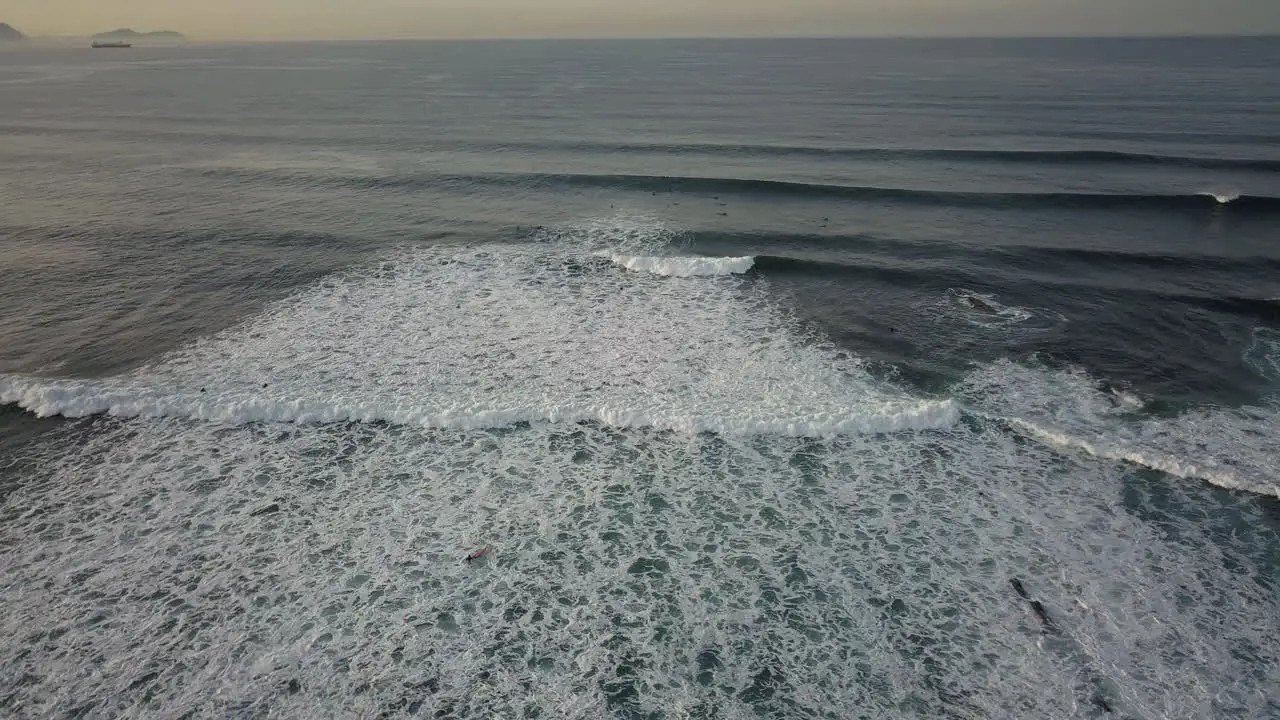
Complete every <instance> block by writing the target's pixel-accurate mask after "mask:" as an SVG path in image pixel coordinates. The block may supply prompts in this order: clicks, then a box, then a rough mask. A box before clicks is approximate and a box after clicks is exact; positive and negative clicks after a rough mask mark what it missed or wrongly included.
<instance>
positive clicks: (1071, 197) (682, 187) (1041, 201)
mask: <svg viewBox="0 0 1280 720" xmlns="http://www.w3.org/2000/svg"><path fill="white" fill-rule="evenodd" d="M344 182H351V183H355V184H359V185H363V186H372V187H389V188H393V187H412V188H419V187H421V188H426V187H431V186H433V185H438V186H448V185H460V186H469V187H473V188H474V187H477V186H486V185H488V186H495V187H523V188H539V187H544V188H554V187H564V188H574V187H581V188H598V189H605V188H619V189H624V190H636V191H642V192H650V193H677V192H679V193H701V194H704V195H717V194H737V195H762V196H771V197H797V198H842V199H848V200H865V201H880V202H892V203H901V204H910V205H930V206H943V207H976V208H988V209H997V210H999V209H1009V210H1017V209H1029V208H1030V209H1035V208H1046V209H1079V210H1124V209H1151V210H1207V209H1212V208H1216V207H1222V206H1223V204H1224V203H1223V202H1221V201H1220V200H1219V199H1218V198H1216V197H1214V196H1211V195H1196V194H1188V195H1180V194H1169V195H1164V194H1105V193H1021V192H990V193H989V192H953V191H946V190H911V189H905V188H889V187H874V186H859V185H828V184H821V183H801V182H790V181H785V180H759V179H754V178H718V177H689V176H661V175H611V174H600V175H595V174H577V173H563V174H560V173H542V174H488V175H466V176H396V177H381V178H372V177H371V178H352V179H350V180H348V181H344ZM1229 205H1230V208H1231V209H1232V210H1233V211H1240V212H1255V213H1278V212H1280V197H1271V196H1256V195H1241V196H1239V197H1238V198H1236V199H1234V200H1232V201H1230V203H1229Z"/></svg>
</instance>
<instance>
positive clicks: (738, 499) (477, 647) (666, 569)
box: [0, 231, 1280, 719]
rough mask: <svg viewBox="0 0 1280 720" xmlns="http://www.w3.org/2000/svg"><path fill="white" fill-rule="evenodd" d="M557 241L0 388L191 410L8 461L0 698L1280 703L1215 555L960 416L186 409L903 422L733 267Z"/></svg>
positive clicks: (1248, 614)
mask: <svg viewBox="0 0 1280 720" xmlns="http://www.w3.org/2000/svg"><path fill="white" fill-rule="evenodd" d="M590 234H591V233H590V232H589V231H588V232H587V235H588V236H589V235H590ZM636 237H638V238H640V239H641V240H643V237H642V234H641V233H638V234H637V235H636ZM587 239H591V238H590V237H588V238H587ZM597 239H598V238H597ZM564 241H565V239H564V238H560V239H557V240H554V241H551V240H549V241H548V242H547V243H545V244H542V245H539V246H535V247H533V248H509V247H490V248H462V249H458V248H454V249H451V250H445V249H436V250H422V251H409V252H407V253H405V254H403V255H401V256H400V257H398V258H396V259H395V260H394V261H393V262H389V263H388V264H386V265H384V266H382V267H378V268H371V269H367V270H364V271H359V272H354V273H350V274H347V275H344V276H342V277H337V278H332V279H330V280H328V281H326V282H324V283H321V284H320V285H318V286H316V287H315V288H312V289H311V290H309V291H307V292H304V293H301V294H299V295H298V296H296V297H295V298H293V299H291V300H289V301H287V302H285V303H282V304H280V305H278V306H276V307H275V308H273V309H272V310H271V311H269V312H267V313H265V314H264V315H262V316H260V317H257V318H254V319H252V320H250V321H249V322H247V323H245V324H243V325H241V326H239V327H237V328H234V329H231V330H229V331H227V332H225V333H222V334H220V335H218V336H216V337H212V338H209V339H206V340H204V341H201V342H198V343H195V344H194V345H192V346H190V347H187V348H184V349H183V350H181V351H178V352H177V353H174V354H172V355H170V356H168V357H166V358H163V359H161V360H159V361H158V362H157V363H155V364H154V365H152V366H150V367H146V368H141V369H139V370H138V371H137V372H135V373H133V374H131V375H130V376H128V377H125V378H117V379H115V380H111V381H100V382H95V383H89V384H85V385H75V384H72V383H70V382H63V383H49V382H46V381H41V382H32V381H27V380H23V381H18V380H14V379H12V378H11V379H10V382H11V384H10V385H9V386H7V390H6V392H15V393H21V394H23V395H24V396H30V397H32V398H35V399H31V400H27V401H24V402H30V403H32V404H33V405H34V404H35V403H37V402H41V403H55V404H56V403H61V404H64V405H66V406H68V407H70V406H72V405H75V404H76V403H81V402H85V401H86V398H89V397H93V396H94V393H99V394H103V396H104V397H105V396H106V395H110V394H111V393H119V395H118V396H112V397H113V398H115V399H113V400H112V401H111V402H109V403H104V406H111V405H113V404H114V406H119V407H121V408H123V407H124V405H123V404H124V403H127V402H138V403H142V402H143V401H145V402H175V401H176V400H175V398H177V399H178V400H180V401H181V402H185V403H192V404H190V405H182V406H180V407H179V408H178V410H177V411H174V412H172V413H170V412H168V411H166V412H157V413H150V412H142V408H141V407H138V408H135V410H136V411H130V412H122V414H123V415H129V416H131V417H127V418H124V417H116V418H113V417H96V418H93V419H89V420H83V421H78V422H68V423H65V424H63V425H61V426H60V428H59V429H58V430H55V431H54V432H52V433H51V434H49V435H47V436H45V439H44V441H43V443H42V444H40V445H37V446H35V447H34V448H33V449H32V450H31V452H32V457H31V458H29V459H30V460H32V461H33V462H31V463H30V465H31V466H32V467H37V468H39V470H38V471H37V472H36V473H33V474H32V476H30V477H25V478H23V481H22V482H21V483H19V484H18V485H17V486H16V487H14V488H13V489H12V491H10V492H9V493H8V494H7V495H6V496H5V497H4V498H3V500H0V527H3V528H5V535H4V544H3V552H4V559H5V562H4V563H2V564H0V601H2V602H3V603H4V607H5V612H4V613H3V614H0V633H3V635H4V636H5V637H7V638H11V641H10V642H6V643H3V644H0V668H3V669H5V671H6V672H5V673H2V674H0V706H2V707H3V709H4V710H5V711H7V712H10V713H12V714H14V715H17V716H36V717H45V716H61V715H75V714H80V715H86V716H149V717H160V716H181V715H186V716H189V717H194V718H204V717H209V718H214V717H226V716H228V715H271V716H278V717H309V718H310V717H320V718H329V717H334V718H337V717H352V716H371V717H373V716H382V717H393V718H394V717H423V716H426V717H458V718H490V717H557V718H602V717H616V718H637V717H654V716H666V717H689V718H744V717H759V716H774V717H813V718H832V719H835V718H847V717H857V716H873V717H883V718H914V717H920V716H951V717H958V718H988V717H1022V716H1027V717H1088V716H1092V715H1095V714H1097V713H1099V712H1102V710H1101V708H1103V707H1108V708H1111V709H1113V710H1114V711H1115V712H1116V713H1117V714H1122V715H1127V716H1133V717H1169V718H1200V717H1205V716H1209V715H1213V714H1215V713H1223V714H1229V715H1231V716H1233V717H1260V716H1264V715H1265V714H1266V713H1267V712H1268V710H1269V708H1271V707H1274V706H1275V705H1276V703H1277V702H1278V701H1280V698H1277V696H1276V691H1275V688H1277V687H1280V684H1277V683H1276V682H1275V679H1276V678H1275V673H1274V668H1276V667H1280V658H1278V657H1277V654H1276V653H1277V650H1276V648H1280V629H1277V627H1276V624H1275V622H1274V618H1275V617H1276V613H1275V612H1273V611H1274V610H1275V599H1274V592H1273V590H1272V589H1271V588H1270V587H1268V586H1267V585H1266V583H1265V579H1266V577H1267V572H1268V569H1267V567H1266V566H1264V565H1260V564H1259V563H1258V562H1255V561H1254V560H1253V559H1252V558H1253V555H1251V554H1250V553H1249V552H1248V550H1249V548H1248V547H1246V543H1248V542H1249V540H1248V539H1247V538H1245V537H1243V536H1241V537H1239V538H1238V537H1237V536H1236V535H1234V534H1230V533H1221V534H1219V536H1215V537H1210V536H1209V534H1208V531H1207V530H1206V529H1205V528H1204V527H1203V524H1202V523H1186V524H1183V525H1180V526H1179V527H1178V528H1177V532H1175V533H1170V532H1164V531H1163V529H1162V528H1161V527H1159V526H1156V525H1153V524H1152V523H1149V522H1147V521H1145V520H1144V519H1143V518H1141V517H1139V516H1137V515H1136V514H1133V513H1129V512H1125V511H1119V510H1117V508H1118V507H1119V506H1120V504H1121V503H1120V497H1119V493H1120V488H1121V486H1122V483H1123V482H1124V480H1125V476H1126V475H1127V474H1128V473H1127V472H1126V471H1125V469H1124V468H1123V467H1122V466H1119V465H1116V464H1109V463H1097V462H1095V461H1092V460H1091V459H1089V458H1084V457H1079V456H1078V455H1077V454H1075V453H1065V454H1064V453H1061V452H1058V451H1056V450H1055V449H1053V448H1050V447H1048V446H1045V445H1042V444H1039V443H1026V442H1018V441H1017V440H1016V439H1015V438H1014V437H1012V436H1011V435H1010V434H1009V433H1008V432H1007V431H1006V430H1005V429H1004V428H1003V427H1002V426H1001V425H1000V423H997V422H988V421H985V420H982V419H981V418H976V419H974V418H971V419H970V420H968V421H965V422H957V423H950V424H947V425H944V426H940V427H937V428H935V429H934V430H933V431H930V432H876V433H866V434H840V435H836V436H831V437H787V436H784V435H786V433H775V432H768V433H739V432H722V433H683V432H664V431H659V430H658V429H655V428H649V427H637V426H633V425H630V424H627V423H621V424H610V423H608V422H593V423H585V424H574V423H569V422H557V421H555V420H554V419H552V418H550V417H547V418H544V420H543V421H536V422H528V423H519V424H515V425H508V424H502V425H500V426H499V427H493V428H468V427H452V426H451V427H435V426H430V425H428V426H425V427H424V426H423V425H421V424H418V425H415V424H413V423H397V422H351V421H350V420H352V419H355V418H346V420H343V419H342V418H337V417H335V418H331V419H329V420H328V421H326V422H323V423H306V422H297V421H291V422H247V423H245V422H240V421H238V420H235V419H230V420H228V419H226V418H223V419H222V420H223V421H219V422H210V421H208V420H205V419H199V418H198V417H195V416H194V415H193V414H192V413H191V409H192V407H195V405H194V403H208V407H209V408H211V410H210V412H215V411H216V409H217V408H220V407H233V405H232V404H231V401H232V400H234V399H236V398H242V399H243V400H244V402H246V403H252V402H254V401H262V403H263V404H261V405H260V406H259V405H252V406H250V405H246V406H245V407H275V405H272V404H271V403H277V404H278V403H279V402H280V400H281V398H288V397H290V395H291V394H293V393H300V392H303V391H305V390H307V389H308V388H319V389H321V390H323V395H321V394H320V393H317V394H316V395H315V397H320V398H322V399H323V400H324V402H325V403H327V404H325V405H323V407H350V408H356V407H365V406H366V405H368V404H369V402H370V400H371V399H377V400H379V401H380V402H384V401H385V402H392V401H400V400H398V399H402V398H406V397H407V398H408V400H407V401H405V402H406V403H407V404H406V405H405V406H406V407H420V405H418V403H421V402H422V398H424V397H430V396H431V395H429V394H428V393H427V392H425V391H424V390H423V388H427V389H430V390H431V392H433V393H438V394H439V395H440V396H441V397H450V398H453V401H454V402H456V403H458V404H459V405H461V406H465V405H466V404H467V403H471V404H475V403H478V402H481V401H483V402H485V403H488V404H487V405H484V406H483V407H486V408H488V409H491V410H495V411H501V410H504V409H505V410H509V409H511V408H513V407H515V408H518V407H521V405H520V403H525V402H527V403H531V404H532V406H536V407H540V408H544V409H545V408H559V407H565V406H566V405H567V404H568V403H572V402H582V403H586V404H587V405H588V406H590V403H595V402H601V401H604V400H608V401H618V402H619V404H621V405H622V406H624V407H629V408H630V409H631V410H635V409H636V407H637V406H636V405H635V404H634V403H637V402H642V401H644V398H646V397H652V398H654V400H653V402H654V403H662V404H655V405H653V406H652V407H656V408H659V409H666V410H670V409H672V408H675V409H680V408H685V409H688V408H697V409H699V412H702V413H704V414H706V415H708V416H713V417H718V418H721V419H724V418H750V417H758V416H761V415H762V414H763V413H766V412H769V411H776V410H777V409H778V408H782V407H789V408H794V407H805V408H810V409H812V410H813V411H814V412H815V413H818V412H825V411H826V410H827V409H830V408H846V407H847V408H857V409H859V410H860V411H863V412H865V411H866V410H867V409H868V408H876V407H879V406H881V405H882V404H886V403H888V404H894V403H897V404H899V405H900V406H902V407H919V405H912V403H919V402H920V401H918V400H912V399H910V398H904V397H902V396H900V395H896V394H895V393H894V392H893V391H892V390H891V389H887V388H884V387H881V386H879V385H877V384H876V383H874V382H872V381H871V380H870V379H869V378H868V377H867V376H866V374H865V373H864V372H863V369H862V367H861V366H860V364H859V363H858V362H857V361H856V360H853V359H849V358H846V357H842V356H841V355H840V354H839V353H837V352H834V350H833V349H832V348H829V347H824V346H823V345H822V344H821V343H819V342H815V341H814V340H813V339H812V338H809V337H807V336H806V335H805V334H804V333H803V332H802V329H801V328H800V326H799V325H797V324H796V323H794V322H792V321H791V320H790V319H789V318H788V317H787V316H786V313H785V312H782V311H780V310H779V309H778V308H776V307H775V306H773V305H772V304H771V303H770V302H768V299H767V297H761V296H760V295H759V294H758V293H756V292H754V289H753V286H752V285H751V284H750V283H749V282H748V280H749V279H744V278H736V277H729V276H723V277H712V278H687V279H682V278H667V277H653V276H650V275H647V274H636V273H631V272H628V271H625V270H623V269H621V268H618V267H615V266H613V265H612V264H611V263H608V262H606V261H603V260H600V259H597V258H593V257H591V256H590V254H589V253H588V254H583V253H580V252H577V251H576V250H573V251H566V250H565V249H564V247H563V246H562V245H558V244H557V243H563V242H564ZM575 247H576V246H575ZM627 251H628V252H634V250H632V249H630V248H628V250H627ZM584 334H585V335H587V336H588V337H589V338H590V339H584V338H583V336H584ZM21 382H32V384H29V385H25V386H21ZM41 383H43V384H41ZM113 383H118V385H113ZM264 385H265V387H263V386H264ZM201 387H203V388H204V389H205V392H204V393H200V389H201ZM975 390H976V388H975ZM995 390H997V391H998V392H999V393H1003V394H1004V395H1005V396H1006V401H1008V399H1009V398H1010V397H1016V396H1017V393H1018V392H1021V391H1022V390H1024V388H1022V387H1021V386H1017V385H1009V386H1006V387H1004V388H1002V389H999V388H997V389H995ZM141 391H146V393H150V394H146V393H143V392H141ZM128 393H133V394H132V395H128ZM686 395H687V396H688V397H689V399H688V400H687V401H684V402H686V404H684V405H681V404H679V403H680V402H681V400H680V398H681V397H684V396H686ZM201 396H213V397H212V399H204V400H202V399H200V398H201ZM1037 397H1044V394H1043V393H1041V394H1040V395H1037ZM1079 397H1083V398H1085V401H1086V402H1089V403H1092V402H1095V401H1098V402H1100V400H1098V399H1097V398H1095V397H1094V396H1093V395H1087V394H1086V395H1080V396H1079ZM341 403H346V405H345V406H344V405H342V404H341ZM1050 405H1051V403H1048V402H1047V401H1046V402H1040V401H1036V402H1032V403H1030V404H1029V405H1026V407H1029V408H1049V406H1050ZM303 410H306V408H303ZM306 411H307V412H310V410H306ZM791 412H792V413H793V414H794V410H791ZM1099 412H1100V411H1099ZM305 414H306V413H305V412H299V414H298V417H302V416H303V415H305ZM156 415H161V416H162V417H156ZM163 415H176V416H177V417H171V416H170V417H163ZM1069 416H1070V415H1066V416H1064V417H1069ZM297 419H298V418H294V420H297ZM1182 487H1183V486H1179V485H1176V484H1175V485H1174V486H1173V487H1172V488H1171V489H1170V492H1172V493H1175V494H1176V493H1178V492H1180V491H1182V490H1181V488H1182ZM1175 499H1176V498H1175ZM1183 501H1185V500H1183ZM1233 511H1234V512H1237V513H1243V514H1244V515H1243V516H1242V524H1243V526H1244V527H1247V528H1255V527H1256V528H1263V527H1265V519H1264V518H1263V517H1261V514H1260V511H1256V510H1255V509H1252V508H1250V507H1248V506H1245V507H1238V508H1233ZM1250 513H1252V514H1250ZM1262 541H1263V542H1265V541H1266V537H1263V538H1262ZM479 547H488V548H489V551H488V553H487V554H486V555H485V556H484V557H483V558H481V559H480V560H477V561H475V562H472V563H467V562H465V561H464V557H466V556H467V555H468V554H469V553H471V552H472V551H474V550H475V549H477V548H479ZM1254 578H1257V579H1258V580H1257V581H1255V580H1254ZM1013 580H1017V581H1018V585H1017V586H1016V588H1021V592H1018V591H1017V590H1016V589H1015V586H1014V584H1013V583H1012V581H1013ZM1022 593H1025V594H1026V597H1023V595H1022ZM1028 598H1030V599H1031V600H1029V599H1028ZM1032 602H1035V603H1039V606H1038V607H1039V608H1040V611H1039V612H1037V611H1036V610H1035V609H1034V608H1035V607H1036V606H1034V605H1032V604H1031V603H1032ZM1046 618H1047V619H1046Z"/></svg>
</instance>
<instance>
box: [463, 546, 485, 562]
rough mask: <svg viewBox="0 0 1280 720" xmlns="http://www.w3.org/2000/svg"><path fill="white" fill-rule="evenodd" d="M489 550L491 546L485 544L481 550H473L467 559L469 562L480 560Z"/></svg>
mask: <svg viewBox="0 0 1280 720" xmlns="http://www.w3.org/2000/svg"><path fill="white" fill-rule="evenodd" d="M487 552H489V546H488V545H485V546H484V547H482V548H480V549H479V550H476V551H475V552H473V553H471V554H470V555H468V556H467V557H466V560H467V562H468V563H470V562H471V561H472V560H479V559H480V558H481V557H484V554H485V553H487Z"/></svg>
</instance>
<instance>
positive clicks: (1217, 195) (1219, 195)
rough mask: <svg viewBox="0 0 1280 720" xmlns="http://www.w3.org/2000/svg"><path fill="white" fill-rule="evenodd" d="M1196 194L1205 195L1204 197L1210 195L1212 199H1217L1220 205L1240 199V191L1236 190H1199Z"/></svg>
mask: <svg viewBox="0 0 1280 720" xmlns="http://www.w3.org/2000/svg"><path fill="white" fill-rule="evenodd" d="M1197 194H1199V195H1203V196H1205V197H1211V198H1213V199H1214V200H1217V201H1218V204H1220V205H1227V204H1230V203H1232V202H1235V201H1236V200H1239V199H1240V193H1238V192H1208V191H1206V192H1201V193H1197Z"/></svg>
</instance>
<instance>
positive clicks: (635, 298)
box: [0, 239, 958, 437]
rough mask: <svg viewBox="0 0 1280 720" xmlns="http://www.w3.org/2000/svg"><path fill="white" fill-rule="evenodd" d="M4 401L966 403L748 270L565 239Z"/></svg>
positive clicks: (681, 410) (680, 407) (773, 411)
mask: <svg viewBox="0 0 1280 720" xmlns="http://www.w3.org/2000/svg"><path fill="white" fill-rule="evenodd" d="M709 262H712V261H709ZM0 401H3V402H6V403H14V404H17V405H19V406H21V407H23V408H26V409H27V410H30V411H31V412H34V413H36V414H38V415H42V416H47V415H65V416H68V417H80V416H85V415H91V414H97V413H107V414H111V415H117V416H124V417H181V418H190V419H197V420H209V421H217V422H221V423H231V424H242V423H248V422H282V421H287V422H303V423H314V422H322V423H332V422H348V421H358V422H374V421H384V422H389V423H394V424H399V425H408V426H416V427H427V428H456V429H472V428H487V427H502V426H508V425H512V424H515V423H519V422H553V423H577V422H583V421H595V422H600V423H603V424H606V425H612V426H616V427H652V428H657V429H661V430H672V431H678V432H685V433H698V432H705V431H713V432H720V433H729V434H771V435H790V436H807V437H828V436H832V435H840V434H847V433H876V432H897V431H902V430H923V429H938V428H946V427H949V426H951V425H952V424H954V423H955V421H956V419H957V417H958V413H957V410H956V408H955V406H954V404H953V403H951V402H950V401H947V400H941V401H935V400H922V399H917V398H913V397H910V396H907V395H905V394H904V393H902V392H900V391H898V390H895V389H894V388H892V387H888V386H885V385H883V384H881V383H877V382H875V381H873V380H872V379H871V377H870V376H869V374H868V373H867V372H866V371H865V369H864V368H863V367H862V366H861V363H860V361H859V360H857V359H856V358H847V357H841V356H840V355H839V354H837V353H836V352H834V350H833V349H832V348H830V347H828V346H823V345H820V344H818V343H815V342H813V341H811V340H810V339H808V338H806V337H805V336H804V333H803V332H802V330H801V329H800V328H799V327H798V325H797V324H796V323H795V322H794V321H792V320H790V319H789V318H787V317H786V316H785V314H784V313H782V312H780V311H779V310H778V309H777V308H775V307H773V306H771V305H770V304H769V303H768V302H767V301H766V300H765V298H764V296H763V295H762V294H761V293H760V292H759V291H758V290H755V289H753V288H752V287H750V286H747V285H743V284H741V283H740V282H735V283H732V284H728V285H725V284H721V283H708V282H706V281H703V280H690V279H683V278H680V277H675V276H673V277H669V278H666V279H660V278H658V277H654V276H651V275H647V274H646V275H631V274H621V273H618V272H616V271H614V270H613V269H612V268H611V266H609V265H608V264H605V263H603V262H599V261H595V260H593V259H592V258H591V257H590V256H589V255H588V256H585V257H584V256H581V255H580V254H579V245H577V244H576V243H573V242H568V241H565V240H564V239H556V240H554V241H553V242H549V243H546V244H539V245H535V246H532V247H523V248H513V247H480V248H456V247H449V248H437V249H418V250H410V251H406V252H404V253H403V254H401V255H400V256H399V257H397V258H395V259H394V260H393V261H391V262H388V263H384V264H382V265H381V266H379V267H377V268H369V269H365V270H359V271H354V272H352V273H350V274H348V275H346V276H344V277H340V278H333V279H331V280H329V281H327V282H325V283H324V284H323V285H321V286H320V287H317V288H314V289H312V290H309V291H307V292H304V293H302V294H301V295H299V296H297V297H295V298H292V299H290V300H289V301H287V302H285V303H282V304H280V305H279V306H277V307H276V308H275V309H274V310H272V311H271V312H268V313H267V314H265V315H264V316H262V317H260V318H258V319H256V320H254V321H253V322H251V323H250V324H249V325H247V326H244V327H238V328H235V329H233V330H231V331H228V332H225V333H222V334H221V335H219V336H217V337H215V338H212V339H208V340H204V341H201V342H198V343H196V344H194V345H192V346H191V347H189V348H186V349H183V350H181V351H178V352H177V353H174V354H172V355H170V356H169V357H167V358H165V359H163V360H162V361H160V362H158V363H156V364H153V365H151V366H149V367H145V368H142V369H140V370H138V371H137V372H134V373H132V374H130V375H128V376H125V377H118V378H107V379H103V380H98V381H93V382H84V381H57V380H47V379H37V378H30V377H14V376H8V377H3V376H0Z"/></svg>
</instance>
